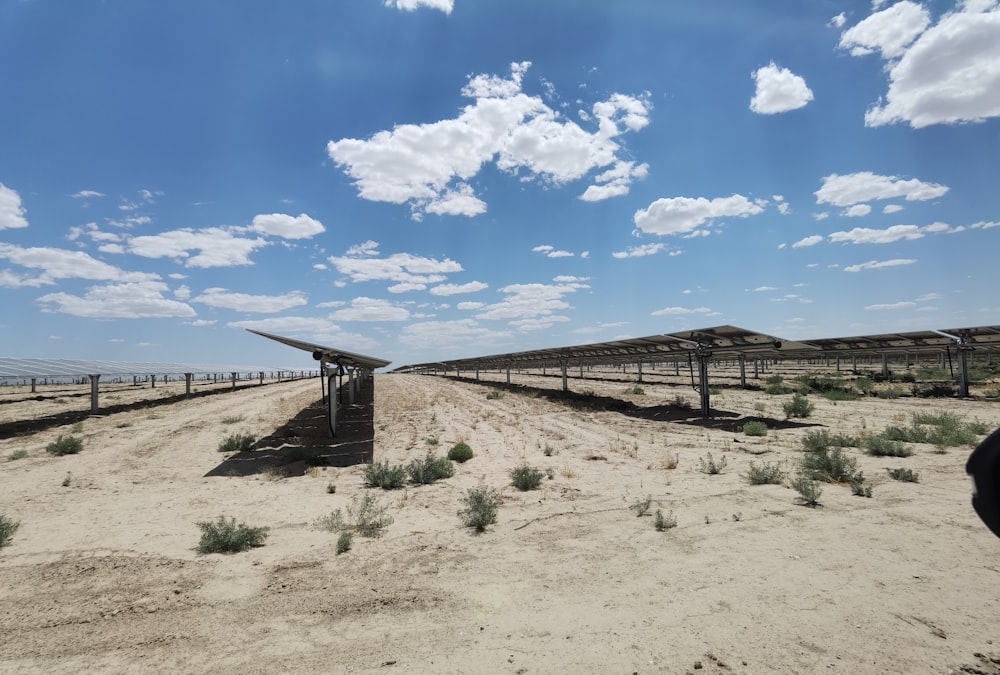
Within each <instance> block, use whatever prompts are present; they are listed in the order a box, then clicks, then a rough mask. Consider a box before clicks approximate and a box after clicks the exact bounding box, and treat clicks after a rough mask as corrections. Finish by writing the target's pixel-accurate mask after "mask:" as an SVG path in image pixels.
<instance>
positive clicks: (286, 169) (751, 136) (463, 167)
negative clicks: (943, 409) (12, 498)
mask: <svg viewBox="0 0 1000 675" xmlns="http://www.w3.org/2000/svg"><path fill="white" fill-rule="evenodd" d="M0 88H2V91H4V92H5V96H4V104H3V105H2V106H0V298H2V306H3V309H4V311H3V313H2V317H0V354H2V355H4V356H23V357H46V356H48V357H66V358H115V359H121V360H158V361H180V362H189V363H213V362H216V363H227V364H228V363H241V364H247V365H253V366H271V365H273V366H280V365H294V364H297V363H299V362H300V361H301V356H300V355H299V354H297V353H294V352H292V353H289V349H288V348H287V347H284V346H281V345H278V344H271V343H270V342H269V341H266V340H264V339H262V338H259V337H256V336H253V335H251V334H249V333H247V332H246V331H244V330H243V328H255V329H259V330H264V331H269V332H275V333H279V334H284V335H289V336H294V337H298V338H302V339H306V340H310V341H316V342H319V343H322V344H327V345H332V346H336V347H341V348H344V349H347V350H351V351H356V352H361V353H366V354H371V355H373V356H377V357H380V358H385V359H391V360H392V361H393V362H394V365H403V364H407V363H416V362H424V361H430V360H435V359H443V358H460V357H466V356H477V355H485V354H491V353H497V352H507V351H516V350H523V349H535V348H543V347H554V346H564V345H570V344H580V343H588V342H599V341H605V340H613V339H618V338H622V337H639V336H645V335H651V334H656V333H668V332H672V331H676V330H686V329H690V328H698V327H707V326H714V325H719V324H734V325H738V326H743V327H746V328H751V329H755V330H760V331H763V332H768V333H772V334H775V335H778V336H781V337H784V338H787V339H809V338H823V337H835V336H846V335H857V334H870V333H880V332H889V331H900V330H919V329H928V328H948V327H959V326H972V325H986V324H997V323H1000V296H998V293H997V290H996V289H997V288H998V287H1000V271H998V270H1000V264H998V263H997V260H996V258H997V255H998V254H1000V246H998V244H1000V190H998V184H997V182H998V177H1000V119H998V118H1000V4H998V2H997V1H996V0H967V1H966V2H958V3H953V2H939V1H928V2H923V3H917V2H911V1H908V0H904V1H902V2H898V3H893V2H891V1H886V0H875V2H874V3H873V2H850V1H843V2H837V1H833V0H795V1H793V0H759V1H756V0H755V1H754V2H747V1H746V0H715V1H713V2H704V1H702V0H674V1H671V2H663V1H662V0H615V1H611V0H607V1H602V2H599V1H597V0H545V1H542V0H388V1H384V0H350V1H336V2H332V1H324V2H319V1H308V0H302V1H299V2H295V3H278V2H264V1H263V0H240V1H237V0H216V1H214V2H201V1H198V2H194V1H187V0H175V1H171V2H152V1H148V0H130V1H126V0H101V1H98V0H77V1H74V2H55V1H54V0H0Z"/></svg>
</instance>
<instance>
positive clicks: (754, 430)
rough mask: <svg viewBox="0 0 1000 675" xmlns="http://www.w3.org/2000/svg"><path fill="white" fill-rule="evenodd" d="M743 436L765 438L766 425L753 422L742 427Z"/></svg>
mask: <svg viewBox="0 0 1000 675" xmlns="http://www.w3.org/2000/svg"><path fill="white" fill-rule="evenodd" d="M743 435H745V436H767V425H766V424H764V423H763V422H759V421H756V420H754V421H753V422H747V423H746V424H744V425H743Z"/></svg>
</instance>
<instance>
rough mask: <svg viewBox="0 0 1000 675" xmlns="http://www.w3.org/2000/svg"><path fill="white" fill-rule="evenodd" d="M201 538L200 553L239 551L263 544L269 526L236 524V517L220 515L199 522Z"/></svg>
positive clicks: (199, 543)
mask: <svg viewBox="0 0 1000 675" xmlns="http://www.w3.org/2000/svg"><path fill="white" fill-rule="evenodd" d="M197 525H198V527H199V528H200V529H201V540H200V541H199V542H198V552H199V553H239V552H241V551H246V550H247V549H249V548H252V547H255V546H263V545H264V540H265V539H267V534H268V528H266V527H250V526H248V525H246V524H245V523H240V524H239V525H237V524H236V519H235V518H229V519H228V520H227V519H226V517H225V516H219V518H218V520H216V521H214V522H204V523H198V524H197Z"/></svg>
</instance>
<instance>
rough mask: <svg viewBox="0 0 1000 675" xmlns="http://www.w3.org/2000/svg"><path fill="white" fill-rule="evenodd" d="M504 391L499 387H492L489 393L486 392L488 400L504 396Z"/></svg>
mask: <svg viewBox="0 0 1000 675" xmlns="http://www.w3.org/2000/svg"><path fill="white" fill-rule="evenodd" d="M503 394H504V393H503V392H502V391H500V390H499V389H491V390H490V392H489V393H488V394H486V400H487V401H495V400H497V399H501V398H503Z"/></svg>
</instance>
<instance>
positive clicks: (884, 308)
mask: <svg viewBox="0 0 1000 675" xmlns="http://www.w3.org/2000/svg"><path fill="white" fill-rule="evenodd" d="M916 306H917V303H915V302H910V301H908V300H906V301H903V302H893V303H889V304H879V305H868V306H866V307H865V309H867V310H869V311H875V312H881V311H887V310H894V309H910V308H911V307H916Z"/></svg>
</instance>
